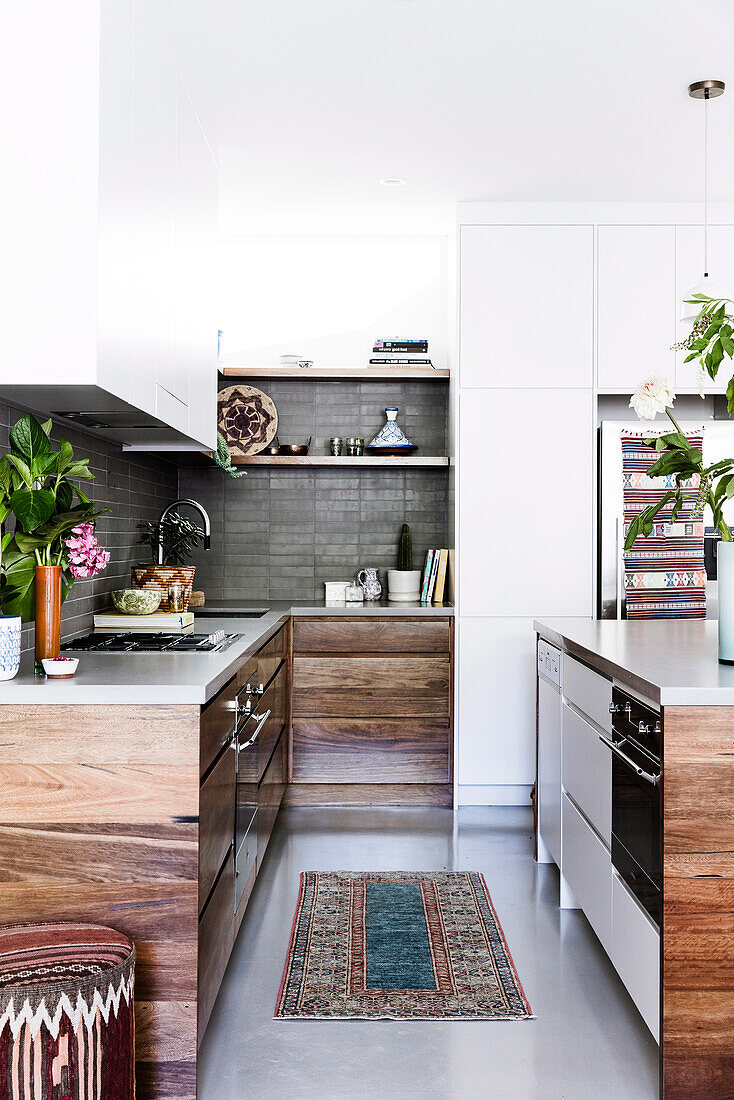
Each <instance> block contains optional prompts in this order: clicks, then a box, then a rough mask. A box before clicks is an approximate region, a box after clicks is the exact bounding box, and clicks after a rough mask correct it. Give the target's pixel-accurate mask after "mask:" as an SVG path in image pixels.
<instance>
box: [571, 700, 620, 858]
mask: <svg viewBox="0 0 734 1100" xmlns="http://www.w3.org/2000/svg"><path fill="white" fill-rule="evenodd" d="M562 777H563V786H564V788H565V789H566V791H567V792H568V794H569V795H570V796H571V798H572V799H573V800H574V802H575V803H576V805H577V806H578V807H579V809H581V810H582V811H583V813H584V814H585V815H586V817H587V818H588V820H589V821H590V822H591V824H592V825H593V826H594V828H595V829H596V831H597V833H598V834H599V836H600V837H601V838H602V840H603V841H604V843H605V844H606V845H607V847H608V848H610V847H611V844H612V754H611V751H610V750H609V749H608V748H607V747H606V745H605V744H604V743H603V742H602V741H601V740H600V738H599V734H598V732H597V731H596V730H595V729H594V728H593V727H592V726H591V725H589V723H588V722H586V721H585V720H584V719H583V718H582V717H581V715H580V714H577V713H576V712H575V711H574V710H571V708H570V707H569V706H568V705H567V704H566V703H564V704H563V769H562Z"/></svg>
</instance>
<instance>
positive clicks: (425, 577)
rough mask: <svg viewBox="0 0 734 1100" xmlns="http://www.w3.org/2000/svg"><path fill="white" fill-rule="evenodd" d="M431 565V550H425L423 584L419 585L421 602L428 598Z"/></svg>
mask: <svg viewBox="0 0 734 1100" xmlns="http://www.w3.org/2000/svg"><path fill="white" fill-rule="evenodd" d="M432 567H433V550H427V551H426V564H425V567H424V569H423V584H422V585H421V603H426V602H427V600H428V586H429V584H430V583H431V569H432Z"/></svg>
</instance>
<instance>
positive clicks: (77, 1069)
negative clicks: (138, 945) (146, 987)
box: [0, 924, 135, 1100]
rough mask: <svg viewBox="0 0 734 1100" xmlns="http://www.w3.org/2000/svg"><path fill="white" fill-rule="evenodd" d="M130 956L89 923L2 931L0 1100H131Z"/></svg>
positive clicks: (118, 939) (130, 950) (121, 943)
mask: <svg viewBox="0 0 734 1100" xmlns="http://www.w3.org/2000/svg"><path fill="white" fill-rule="evenodd" d="M134 982H135V948H134V947H133V945H132V943H131V942H130V940H129V939H128V938H127V936H123V935H122V934H121V933H120V932H116V931H115V930H114V929H112V928H103V927H100V926H99V925H96V924H11V925H7V926H5V927H4V928H0V1096H2V1097H3V1098H4V1097H7V1098H8V1100H133V1098H134V1096H135V1022H134V1016H133V985H134Z"/></svg>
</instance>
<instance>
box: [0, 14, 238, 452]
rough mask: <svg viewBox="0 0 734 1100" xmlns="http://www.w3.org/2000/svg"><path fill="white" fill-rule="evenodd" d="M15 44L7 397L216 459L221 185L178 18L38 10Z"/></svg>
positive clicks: (11, 32)
mask: <svg viewBox="0 0 734 1100" xmlns="http://www.w3.org/2000/svg"><path fill="white" fill-rule="evenodd" d="M39 27H43V34H42V35H39V33H38V28H39ZM3 29H4V34H3V36H2V42H0V92H1V93H2V97H3V101H4V102H5V104H6V105H7V110H6V112H5V115H4V117H5V118H6V119H7V120H8V126H7V127H5V128H4V130H3V160H4V165H5V167H6V170H5V171H4V180H3V201H2V202H1V203H0V239H2V240H3V248H4V252H5V254H6V255H7V256H12V257H13V264H12V265H10V264H6V265H4V271H3V273H2V275H0V279H1V280H2V282H1V283H0V291H1V292H2V299H3V306H4V309H3V340H2V351H1V352H0V393H2V394H3V395H5V396H6V397H8V398H10V399H11V400H16V401H18V402H19V403H21V404H27V405H29V406H30V407H32V408H36V409H38V410H39V411H41V412H44V413H64V412H72V413H77V414H79V413H80V414H85V415H86V416H87V419H89V418H90V417H91V418H92V420H94V421H96V422H97V424H98V425H99V428H98V429H97V430H99V432H100V434H102V435H104V436H106V437H107V438H112V439H118V440H120V441H121V442H123V443H128V444H132V445H140V446H143V447H152V448H154V447H155V446H156V445H159V444H160V445H163V446H166V445H168V446H180V447H182V448H189V447H202V446H203V447H207V448H210V447H213V446H216V392H217V347H216V345H217V332H216V318H215V311H214V308H213V303H212V295H211V286H212V283H213V279H212V271H213V267H214V262H213V255H214V243H215V239H216V232H217V204H218V172H217V167H216V164H215V161H214V158H213V156H212V153H211V150H210V149H209V146H208V144H207V141H206V138H205V135H204V133H203V130H202V127H201V126H200V124H199V119H198V117H197V114H196V111H195V108H194V105H193V103H192V100H191V98H190V96H189V93H188V90H187V88H186V87H185V84H184V82H183V80H182V77H181V74H180V72H179V69H178V67H177V65H176V62H175V59H174V57H173V55H172V53H171V50H170V48H169V45H168V42H167V38H166V25H165V21H164V17H163V7H162V5H160V4H159V3H158V2H156V0H98V2H96V3H89V2H87V0H68V2H67V3H64V4H62V5H59V4H56V3H53V2H52V0H28V2H27V3H23V4H13V5H10V8H9V11H8V18H7V20H6V25H4V28H3ZM22 42H32V43H33V49H32V50H25V49H19V48H18V43H22ZM82 422H84V421H82Z"/></svg>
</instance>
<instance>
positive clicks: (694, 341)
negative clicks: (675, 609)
mask: <svg viewBox="0 0 734 1100" xmlns="http://www.w3.org/2000/svg"><path fill="white" fill-rule="evenodd" d="M687 304H691V305H699V306H700V307H701V308H700V311H699V313H698V316H697V317H696V318H695V320H694V322H693V326H692V329H691V332H690V334H689V336H688V338H687V339H686V340H684V341H683V342H682V343H681V344H678V345H675V346H676V347H678V348H683V349H684V350H686V351H688V353H689V354H688V355H687V357H686V360H685V362H686V363H689V362H696V364H697V367H698V371H699V379H700V378H702V377H703V376H704V374H708V375H709V377H711V378H716V376H717V374H718V371H719V368H720V366H721V364H722V363H723V362H724V360H725V359H726V358H729V359H732V358H734V318H732V316H731V315H730V313H729V310H730V309H731V310H732V311H734V302H732V301H731V300H730V299H728V298H710V297H709V296H708V295H706V294H695V295H693V297H692V298H691V299H689V301H688V303H687ZM701 396H702V397H703V396H704V394H703V391H701ZM726 397H727V407H728V410H729V414H730V415H731V413H733V412H734V374H732V376H731V378H730V379H729V382H728V385H727V388H726ZM674 401H675V393H674V392H673V390H672V388H671V386H670V383H669V381H668V379H667V378H664V377H663V376H662V375H653V376H652V377H651V378H648V379H647V381H645V382H644V383H643V384H642V385H641V386H640V387H639V388H638V389H637V390H636V391H635V393H634V394H633V395H632V397H631V399H630V405H631V407H632V408H633V409H634V410H635V412H636V413H637V416H638V417H639V419H640V420H654V419H655V416H656V414H657V413H665V414H666V415H667V417H668V419H669V420H670V422H671V424H672V425H673V428H674V431H672V432H667V433H665V434H663V435H658V436H651V437H650V438H648V439H645V440H644V443H645V444H646V446H648V447H650V448H652V449H653V450H654V451H655V452H656V453H657V455H658V457H657V459H656V460H655V462H654V463H653V464H652V465H651V466H650V467H649V469H648V470H647V476H648V477H652V478H654V477H660V478H665V479H666V480H667V483H668V485H670V486H671V488H668V489H667V491H666V492H664V493H663V494H662V495H661V497H660V499H659V500H658V501H656V502H655V503H654V504H650V505H649V506H648V507H647V508H644V509H643V510H642V511H641V512H639V513H638V514H637V515H636V516H635V518H634V519H633V520H632V522H631V523H630V525H629V527H628V528H627V532H626V535H625V541H624V548H625V550H630V549H631V548H632V546H633V545H634V543H635V541H636V540H637V539H638V538H647V537H648V536H650V535H652V534H653V532H654V531H655V529H656V526H657V527H658V528H659V526H660V525H661V524H662V523H670V522H674V521H675V520H676V519H677V518H678V516H679V515H680V513H681V510H682V508H683V506H684V499H683V493H682V490H683V487H684V484H686V485H688V486H690V485H691V483H693V484H694V485H697V487H698V493H697V496H696V500H695V504H694V507H693V510H692V513H691V518H692V519H701V517H702V516H703V513H704V510H705V509H706V508H707V507H708V508H710V510H711V516H712V519H713V524H714V527H715V528H716V529H717V531H718V532H719V535H720V536H721V541H720V542H719V544H718V551H717V559H718V568H717V574H718V581H719V660H720V661H722V662H724V663H727V664H734V541H733V540H732V532H731V528H730V526H729V524H728V523H727V522H726V520H725V519H724V514H723V509H724V505H725V504H726V502H727V501H728V500H730V499H731V498H732V497H734V458H726V459H722V460H721V461H719V462H714V463H712V464H711V465H709V466H705V465H704V462H703V454H702V452H701V451H700V450H699V448H698V447H693V446H692V445H691V443H690V442H689V440H688V439H687V438H686V436H685V434H684V433H683V431H682V430H681V427H680V425H679V424H678V421H677V420H676V419H675V417H674V416H673V414H672V412H671V411H670V410H671V408H672V406H673V402H674Z"/></svg>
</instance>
